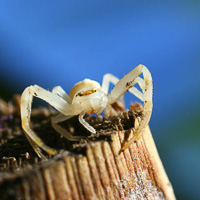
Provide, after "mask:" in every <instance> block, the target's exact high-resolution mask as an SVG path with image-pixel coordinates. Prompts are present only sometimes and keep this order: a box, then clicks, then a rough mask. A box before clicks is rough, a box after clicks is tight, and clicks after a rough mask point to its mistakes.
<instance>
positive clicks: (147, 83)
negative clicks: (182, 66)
mask: <svg viewBox="0 0 200 200" xmlns="http://www.w3.org/2000/svg"><path fill="white" fill-rule="evenodd" d="M142 73H143V78H144V80H143V79H141V78H140V77H139V76H140V74H142ZM136 83H138V84H139V86H140V87H141V89H142V91H143V94H140V93H139V90H138V91H137V90H135V89H133V86H134V85H135V84H136ZM128 90H129V91H130V92H132V93H133V94H134V95H135V96H137V97H139V98H140V99H141V100H142V101H144V112H145V115H144V118H143V119H142V121H141V122H140V124H139V126H138V128H137V129H136V130H135V133H134V136H133V138H131V139H130V140H129V141H128V142H127V143H125V145H124V146H123V147H122V150H124V149H126V148H128V147H129V146H130V144H131V143H133V142H134V141H136V140H138V139H139V138H140V137H141V135H142V133H143V131H144V129H145V128H146V126H147V125H148V123H149V120H150V118H151V113H152V107H153V104H152V93H153V92H152V90H153V86H152V77H151V73H150V72H149V70H148V69H147V68H146V67H145V66H144V65H138V66H137V67H136V68H134V69H133V70H132V71H130V72H129V73H128V74H127V75H125V76H124V77H123V78H122V79H121V80H120V81H119V82H118V83H117V84H116V86H115V87H114V89H113V90H112V91H111V93H110V94H108V103H109V104H112V103H114V102H116V101H117V100H118V99H119V98H120V97H121V96H122V95H124V93H125V92H126V91H128Z"/></svg>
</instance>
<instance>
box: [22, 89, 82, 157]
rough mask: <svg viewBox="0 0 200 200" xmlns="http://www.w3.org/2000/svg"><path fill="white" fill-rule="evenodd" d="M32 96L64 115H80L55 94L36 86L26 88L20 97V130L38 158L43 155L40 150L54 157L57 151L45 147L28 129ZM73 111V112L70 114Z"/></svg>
mask: <svg viewBox="0 0 200 200" xmlns="http://www.w3.org/2000/svg"><path fill="white" fill-rule="evenodd" d="M33 96H35V97H38V98H40V99H43V100H44V101H46V102H47V103H49V104H50V105H51V106H53V107H54V108H56V109H57V110H58V111H60V112H61V113H63V114H65V115H76V114H79V113H80V110H79V111H78V108H77V110H76V109H74V108H73V107H72V108H71V107H70V106H69V104H68V103H67V102H66V101H65V100H64V99H63V98H61V97H59V96H58V95H56V94H53V93H51V92H49V91H47V90H45V89H43V88H41V87H39V86H37V85H34V86H29V87H27V88H26V89H25V90H24V92H23V93H22V96H21V119H22V128H23V129H24V131H25V135H26V137H27V138H28V140H29V141H30V144H31V145H32V147H33V149H34V150H35V152H36V153H37V154H38V156H39V157H42V158H43V154H42V153H41V150H40V148H41V149H43V150H44V151H46V152H47V153H48V154H51V155H55V154H56V153H57V151H56V150H55V149H53V148H51V147H49V146H47V145H45V144H44V142H43V141H42V140H41V139H40V138H39V137H38V136H37V135H36V134H35V132H34V131H33V130H32V129H31V128H30V117H31V105H32V100H33ZM72 110H73V112H72Z"/></svg>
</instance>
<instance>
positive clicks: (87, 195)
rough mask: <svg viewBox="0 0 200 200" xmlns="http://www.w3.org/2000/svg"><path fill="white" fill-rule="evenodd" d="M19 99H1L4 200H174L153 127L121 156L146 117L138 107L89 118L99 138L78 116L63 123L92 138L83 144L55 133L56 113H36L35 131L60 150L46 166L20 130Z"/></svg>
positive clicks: (0, 166)
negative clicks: (53, 123) (5, 100)
mask: <svg viewBox="0 0 200 200" xmlns="http://www.w3.org/2000/svg"><path fill="white" fill-rule="evenodd" d="M18 99H19V98H18V97H15V101H14V102H15V103H5V102H4V101H2V100H0V140H1V143H0V158H1V159H0V199H2V200H4V199H25V200H29V199H37V200H45V199H52V200H53V199H55V200H58V199H61V200H65V199H66V200H68V199H69V200H71V199H72V200H79V199H80V200H85V199H88V200H96V199H97V200H98V199H99V200H101V199H108V200H117V199H124V200H125V199H126V200H129V199H134V200H136V199H138V200H139V199H148V200H149V199H152V200H157V199H162V200H163V199H167V200H174V199H175V196H174V193H173V189H172V186H171V184H170V182H169V180H168V177H167V175H166V173H165V170H164V168H163V165H162V163H161V161H160V158H159V155H158V153H157V150H156V146H155V144H154V141H153V138H152V135H151V132H150V129H149V127H147V128H146V130H145V132H144V134H143V135H142V137H141V138H140V139H139V140H138V141H137V142H135V143H133V144H132V145H131V146H130V148H128V149H126V150H124V151H123V152H121V151H120V150H121V147H122V145H123V143H124V142H125V141H127V140H128V139H130V138H131V136H132V135H133V134H134V129H135V128H136V127H137V126H138V124H139V122H140V120H141V118H142V115H143V111H142V107H141V106H140V105H139V104H135V105H131V107H130V110H129V111H127V112H124V111H122V108H121V107H120V105H119V104H115V105H113V106H112V107H110V108H107V110H106V111H105V112H106V115H108V114H109V115H110V117H107V118H103V117H94V116H87V117H86V120H87V121H88V122H89V123H90V124H91V125H92V126H93V127H94V128H95V129H96V130H97V134H96V135H91V134H90V133H88V132H87V131H86V130H85V129H84V128H83V127H82V126H81V125H80V123H79V122H78V119H77V117H74V118H72V119H71V120H68V121H66V122H63V123H62V124H61V125H62V126H63V127H64V128H66V129H67V130H68V131H71V132H74V134H77V135H86V136H87V138H86V139H85V140H82V141H80V142H69V141H66V140H65V139H64V138H62V137H61V136H60V135H59V134H58V133H56V132H55V131H54V130H53V128H52V127H51V123H50V117H51V116H52V115H54V114H55V111H54V110H52V109H46V108H38V109H34V110H33V114H32V128H33V129H34V130H35V132H37V134H38V135H39V136H40V137H41V138H42V139H43V141H44V142H45V143H46V144H48V145H49V146H52V147H54V148H56V149H60V153H59V154H58V155H57V156H55V157H49V159H48V161H41V160H40V159H39V158H38V157H37V155H36V154H35V153H34V151H33V150H32V148H31V146H30V145H29V143H28V141H27V140H26V137H25V136H24V134H23V131H22V129H21V124H20V115H19V102H18ZM119 110H120V111H119Z"/></svg>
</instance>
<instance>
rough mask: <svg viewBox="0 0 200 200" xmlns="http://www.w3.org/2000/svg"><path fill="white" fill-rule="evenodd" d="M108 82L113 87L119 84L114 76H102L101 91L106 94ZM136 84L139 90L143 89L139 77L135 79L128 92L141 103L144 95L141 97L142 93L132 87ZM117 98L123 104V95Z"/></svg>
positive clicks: (141, 80) (142, 82)
mask: <svg viewBox="0 0 200 200" xmlns="http://www.w3.org/2000/svg"><path fill="white" fill-rule="evenodd" d="M110 82H111V83H113V84H114V85H116V84H117V83H118V82H119V79H118V78H117V77H116V76H114V75H112V74H105V75H104V77H103V83H102V90H103V91H104V92H105V93H106V94H108V90H109V85H110ZM136 83H138V84H139V85H140V87H141V88H144V80H143V79H142V78H140V77H137V78H136V80H135V81H134V83H133V86H132V87H131V88H130V89H129V92H130V93H132V94H133V95H135V96H136V97H137V98H139V99H140V100H141V101H144V95H143V93H142V92H140V91H139V90H138V89H137V88H136V87H134V85H135V84H136ZM124 93H125V92H124ZM119 98H120V99H121V101H122V103H124V98H123V94H122V95H121V96H120V97H119ZM117 100H118V99H117Z"/></svg>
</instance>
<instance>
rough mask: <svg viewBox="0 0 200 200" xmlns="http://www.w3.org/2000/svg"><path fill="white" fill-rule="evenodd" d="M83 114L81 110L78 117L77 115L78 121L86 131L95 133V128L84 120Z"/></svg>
mask: <svg viewBox="0 0 200 200" xmlns="http://www.w3.org/2000/svg"><path fill="white" fill-rule="evenodd" d="M84 115H85V112H81V113H80V114H79V117H78V119H79V122H80V123H81V124H82V125H83V126H84V127H85V128H86V129H87V130H88V131H90V132H91V133H96V130H95V129H94V128H93V127H92V126H90V125H89V124H88V123H87V122H86V121H85V119H84V118H83V117H84Z"/></svg>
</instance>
